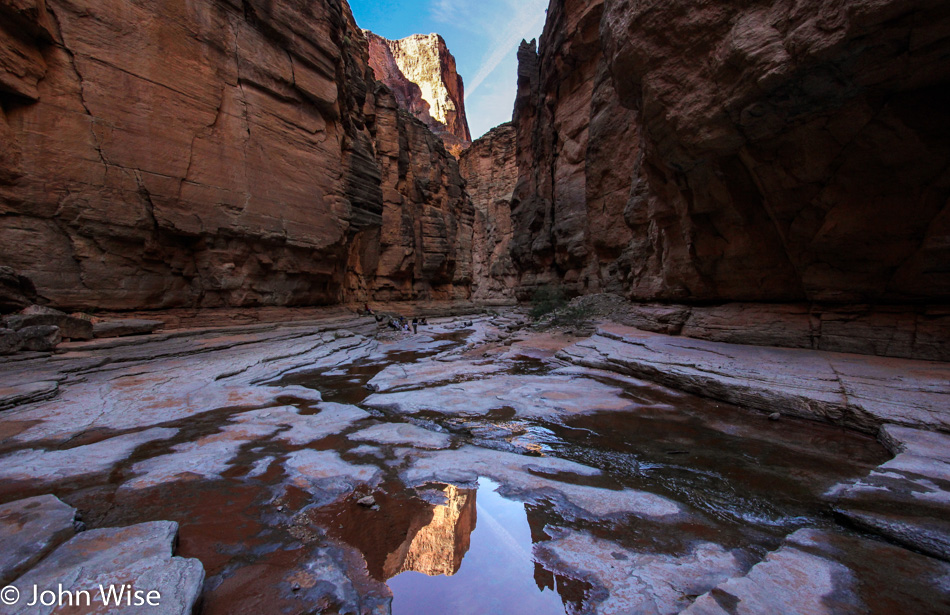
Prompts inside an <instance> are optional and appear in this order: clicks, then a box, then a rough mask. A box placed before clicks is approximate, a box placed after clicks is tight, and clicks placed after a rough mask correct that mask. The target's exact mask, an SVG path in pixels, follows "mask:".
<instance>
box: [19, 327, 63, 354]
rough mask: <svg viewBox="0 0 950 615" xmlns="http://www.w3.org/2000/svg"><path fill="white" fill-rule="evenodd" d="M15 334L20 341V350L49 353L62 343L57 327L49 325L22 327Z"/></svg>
mask: <svg viewBox="0 0 950 615" xmlns="http://www.w3.org/2000/svg"><path fill="white" fill-rule="evenodd" d="M17 333H18V334H19V335H20V339H21V346H20V349H21V350H32V351H34V352H49V351H51V350H53V349H54V348H56V346H58V345H59V343H60V342H62V341H63V336H62V335H61V334H60V332H59V327H54V326H50V325H40V326H32V327H23V328H22V329H20V330H19V331H17Z"/></svg>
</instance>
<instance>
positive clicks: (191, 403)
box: [0, 327, 373, 441]
mask: <svg viewBox="0 0 950 615" xmlns="http://www.w3.org/2000/svg"><path fill="white" fill-rule="evenodd" d="M327 338H329V339H327ZM142 342H144V343H142ZM89 344H92V345H93V346H95V345H96V344H103V345H104V346H103V347H102V348H101V349H100V350H88V351H86V353H87V354H84V355H82V356H79V357H75V358H72V357H65V356H64V357H62V358H61V360H57V361H56V362H51V363H47V364H45V369H49V370H51V371H52V373H51V374H50V376H47V377H44V378H43V379H44V380H47V379H51V377H55V378H63V379H64V380H66V379H67V378H68V372H67V371H66V370H70V369H76V368H77V365H78V363H83V369H90V368H89V367H87V366H85V363H84V362H86V361H101V359H102V358H104V357H108V358H109V361H110V368H108V369H92V371H89V372H88V373H87V374H85V375H84V376H83V377H82V378H81V379H71V380H69V381H68V384H66V383H64V384H63V385H61V387H60V391H59V393H60V395H59V396H58V398H57V399H56V400H54V401H52V402H44V403H38V404H33V405H29V406H25V407H23V408H19V409H17V410H16V417H15V420H16V421H18V422H21V423H25V424H26V425H28V428H27V429H25V430H20V431H19V433H18V435H17V436H16V439H17V440H19V441H38V440H68V439H70V438H72V437H73V436H74V435H76V434H78V433H82V432H83V431H87V430H91V429H101V430H118V431H125V430H130V429H143V428H148V427H151V426H153V425H157V424H161V423H165V422H169V421H175V420H179V419H182V418H185V417H189V416H197V415H200V414H204V413H208V412H212V411H215V410H220V409H222V408H230V409H232V410H234V411H239V410H241V409H245V410H251V409H255V408H262V407H269V406H283V405H285V404H286V403H287V399H288V398H292V399H294V400H295V401H300V402H319V401H320V400H321V399H322V398H321V396H320V393H319V392H318V391H316V390H314V389H310V388H306V387H301V386H294V385H288V386H280V387H278V386H274V385H270V384H265V383H268V382H270V381H272V380H273V379H274V378H275V376H276V375H280V374H285V373H292V372H294V371H295V370H297V369H311V370H312V369H316V370H319V369H321V368H323V367H326V366H329V365H335V364H338V363H340V362H344V361H352V360H356V359H358V358H361V357H365V356H367V355H368V354H370V353H371V352H372V350H373V345H372V344H368V343H366V340H365V338H361V337H352V338H346V339H342V340H334V339H333V336H332V335H330V334H324V333H323V332H320V333H312V332H311V330H308V329H304V330H301V329H299V328H292V327H291V328H288V329H278V328H272V329H269V330H265V331H256V330H253V329H251V330H244V331H240V332H233V331H232V332H223V333H208V334H192V335H188V336H172V337H169V338H164V337H163V336H160V338H159V339H157V340H154V341H147V340H142V341H140V340H136V339H135V338H130V340H129V341H124V340H108V341H107V340H100V341H98V342H89ZM100 364H101V363H100ZM45 369H44V372H37V371H36V370H35V369H33V370H25V371H20V372H14V373H11V372H9V371H8V370H0V383H3V384H4V385H7V383H8V382H9V383H21V382H30V381H33V380H36V379H37V377H38V376H42V374H43V373H45ZM60 370H62V371H60ZM12 420H14V418H13V415H10V414H6V415H4V416H0V422H4V421H12Z"/></svg>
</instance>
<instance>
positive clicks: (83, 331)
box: [4, 305, 93, 340]
mask: <svg viewBox="0 0 950 615" xmlns="http://www.w3.org/2000/svg"><path fill="white" fill-rule="evenodd" d="M4 322H5V323H6V325H7V327H8V328H10V329H13V330H14V331H19V330H21V329H25V328H27V327H58V328H59V332H60V335H61V336H62V337H63V338H64V339H70V340H91V339H92V334H93V331H92V323H91V322H90V321H88V320H85V319H82V318H77V317H75V316H70V315H69V314H66V313H65V312H60V311H59V310H55V309H53V308H49V307H44V306H39V305H34V306H30V307H28V308H26V309H25V310H23V311H22V312H20V313H19V314H14V315H12V316H7V317H5V318H4Z"/></svg>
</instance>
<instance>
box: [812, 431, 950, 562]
mask: <svg viewBox="0 0 950 615" xmlns="http://www.w3.org/2000/svg"><path fill="white" fill-rule="evenodd" d="M880 438H881V440H883V441H884V442H886V443H888V444H889V445H890V446H891V448H892V450H895V452H896V453H897V456H896V457H894V459H892V460H890V461H888V462H886V463H884V464H882V465H881V466H879V467H878V468H876V469H875V470H874V471H873V472H871V473H870V474H869V475H868V476H866V477H864V478H862V479H859V480H857V481H854V482H853V483H851V484H844V485H838V486H836V487H834V488H832V489H831V490H830V491H829V493H828V497H829V498H831V499H832V501H833V502H834V503H835V511H836V512H837V513H838V514H839V515H840V516H842V517H844V518H845V519H847V520H848V521H850V522H851V523H852V524H854V525H856V526H858V527H860V528H861V529H863V530H865V531H870V532H874V533H877V534H880V535H882V536H884V537H886V538H888V539H890V540H893V541H895V542H897V543H899V544H903V545H906V546H908V547H910V548H912V549H915V550H918V551H921V552H922V553H927V554H928V555H932V556H934V557H939V558H941V559H944V560H947V561H950V521H948V519H950V436H948V435H946V434H942V433H935V432H927V431H922V430H917V429H909V428H905V427H898V426H895V425H886V426H884V427H883V428H882V430H881V436H880Z"/></svg>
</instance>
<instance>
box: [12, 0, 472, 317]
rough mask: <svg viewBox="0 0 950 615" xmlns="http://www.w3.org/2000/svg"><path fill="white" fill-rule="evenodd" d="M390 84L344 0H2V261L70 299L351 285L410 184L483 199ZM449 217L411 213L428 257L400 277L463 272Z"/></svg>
mask: <svg viewBox="0 0 950 615" xmlns="http://www.w3.org/2000/svg"><path fill="white" fill-rule="evenodd" d="M380 92H381V90H378V89H377V88H376V87H375V85H374V79H373V78H372V73H371V71H370V70H369V67H368V52H367V46H366V41H365V39H364V37H363V35H362V33H361V31H360V30H359V29H358V28H357V27H356V24H355V22H354V20H353V18H352V15H351V14H350V11H349V8H348V6H347V5H346V3H338V2H334V1H330V0H319V1H316V2H309V3H299V2H291V1H290V0H283V1H280V2H269V1H268V2H265V1H263V0H248V1H246V2H243V3H233V2H209V3H185V4H180V3H178V4H174V3H173V4H170V3H166V2H158V1H148V2H141V3H136V4H135V5H134V6H126V5H125V4H124V3H102V2H93V1H91V0H76V1H74V0H2V1H0V109H2V111H0V138H2V140H3V143H4V147H3V151H2V152H0V220H2V222H0V262H3V263H4V264H7V265H10V266H12V267H13V268H15V269H16V270H17V271H18V272H19V273H21V274H23V275H27V276H29V277H30V278H31V279H32V280H33V281H34V283H35V284H36V286H37V288H38V289H39V290H40V295H42V296H43V297H45V298H47V299H48V300H49V301H50V303H51V304H53V305H55V306H57V307H67V308H79V309H83V308H100V309H115V310H125V309H134V308H151V309H158V308H170V307H179V306H194V307H214V306H251V305H313V304H321V303H334V302H338V301H341V300H343V299H345V298H346V279H347V273H346V272H347V269H348V267H349V265H350V264H351V263H352V261H353V260H354V259H359V258H360V257H361V256H364V252H365V250H364V249H362V248H363V246H365V241H362V242H361V241H360V239H359V238H360V233H362V232H363V231H365V230H367V229H373V231H372V232H375V233H376V234H379V233H380V229H381V227H382V226H383V218H384V205H385V204H389V203H394V202H396V201H398V200H399V199H398V198H396V196H395V193H397V192H401V194H406V195H408V196H407V197H402V198H408V199H414V198H416V197H417V196H420V195H421V196H422V197H424V198H420V199H419V200H417V201H412V203H406V205H407V208H410V207H408V206H409V205H411V206H413V207H416V208H417V209H425V211H426V214H427V216H428V219H429V220H432V219H436V218H438V219H440V220H441V219H444V218H450V217H452V216H456V217H464V216H465V215H467V214H466V212H462V211H453V210H452V209H451V208H453V207H458V208H461V209H468V208H466V207H464V204H465V199H464V196H463V195H462V194H461V191H460V190H459V189H458V186H457V185H452V183H451V182H452V181H454V180H455V178H457V177H458V171H457V167H455V166H453V165H454V164H455V161H454V160H450V159H449V158H450V157H449V156H448V155H447V154H446V153H445V152H444V149H442V147H441V144H440V143H439V144H436V143H435V140H434V139H432V138H430V137H426V136H425V135H424V134H423V129H422V128H421V127H418V128H417V127H415V125H413V126H412V127H411V128H410V127H409V125H408V124H407V125H406V126H403V127H402V128H401V129H400V128H399V127H398V126H395V125H398V124H399V122H397V121H396V120H395V119H394V116H396V115H397V114H396V113H395V110H394V107H395V105H394V104H393V103H392V95H391V94H389V93H386V92H385V91H384V90H383V91H382V92H383V93H382V94H381V95H380ZM377 95H380V97H381V104H382V108H381V109H379V110H378V111H377ZM377 117H379V118H380V119H381V120H386V121H389V122H390V124H391V125H390V126H387V127H385V128H378V127H377V125H376V122H377ZM399 130H401V131H402V132H399ZM397 134H398V136H397ZM383 135H388V136H386V137H383ZM384 138H385V139H389V141H388V143H389V145H390V146H391V148H390V150H389V151H387V152H386V153H385V155H379V156H377V153H378V152H377V147H378V145H379V140H382V139H384ZM410 148H411V150H412V151H410ZM391 166H396V167H399V169H398V172H393V171H391V169H390V167H391ZM430 166H431V167H432V168H433V169H435V170H434V171H433V173H432V175H431V176H425V177H421V175H422V174H413V173H412V172H411V170H412V169H413V168H422V167H425V168H429V167H430ZM443 167H444V168H443ZM440 172H441V174H440ZM384 175H385V177H386V179H385V180H384V179H383V177H384ZM443 176H445V177H447V178H448V179H447V180H443ZM387 182H388V183H387ZM397 182H404V184H398V185H397ZM458 183H460V180H459V182H457V184H458ZM456 192H457V194H456ZM445 193H452V195H453V196H451V197H450V198H443V199H438V198H434V197H433V198H430V194H445ZM385 195H388V197H386V198H384V196H385ZM439 207H444V208H447V209H444V210H439V211H436V209H437V208H439ZM426 224H427V223H425V222H423V223H422V226H425V225H426ZM437 226H438V225H435V226H433V225H432V224H429V225H428V227H427V230H426V232H415V229H404V230H403V231H404V232H401V235H400V237H399V241H408V243H404V244H403V248H404V250H405V251H406V252H407V253H409V254H410V255H411V256H410V257H409V258H410V260H415V261H416V262H419V263H423V264H422V265H420V266H419V267H408V268H407V267H403V268H397V267H393V269H392V271H395V270H396V269H398V273H399V275H400V276H404V278H405V279H403V278H401V279H400V292H402V293H424V292H427V289H428V284H427V283H428V280H426V279H416V278H414V277H413V276H418V275H427V273H426V272H429V271H435V272H437V273H438V275H439V276H441V277H439V279H438V280H437V281H436V282H435V284H436V285H438V286H445V284H446V282H445V281H444V280H446V279H451V280H453V281H454V280H458V279H464V278H465V275H464V274H460V275H456V274H455V272H453V271H452V266H453V265H452V263H451V262H449V261H452V257H451V256H450V255H448V252H449V251H450V249H449V248H447V247H446V246H451V249H452V250H462V249H464V248H465V244H464V242H463V243H461V244H459V243H458V242H457V241H456V239H457V238H456V235H455V234H453V233H452V232H450V231H454V230H455V229H453V228H451V225H447V226H446V228H444V229H443V228H441V227H437ZM462 232H464V231H462ZM461 260H466V258H461ZM467 260H470V258H467ZM366 261H367V259H366V258H363V262H364V264H365V262H366ZM364 273H365V275H367V276H370V277H371V278H372V276H373V275H375V273H376V272H375V270H374V271H366V270H364ZM389 273H391V271H384V272H383V277H384V278H385V277H387V274H389ZM374 284H375V283H374V281H373V280H372V279H370V280H369V281H366V282H364V283H362V284H361V285H360V287H361V288H362V289H365V292H366V293H369V294H372V293H373V292H374V290H375V287H374ZM385 292H386V294H387V296H390V295H392V294H393V291H392V290H391V289H389V288H388V287H387V289H386V290H385ZM402 297H403V296H402V295H401V296H400V298H402ZM406 298H410V297H409V296H406Z"/></svg>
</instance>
